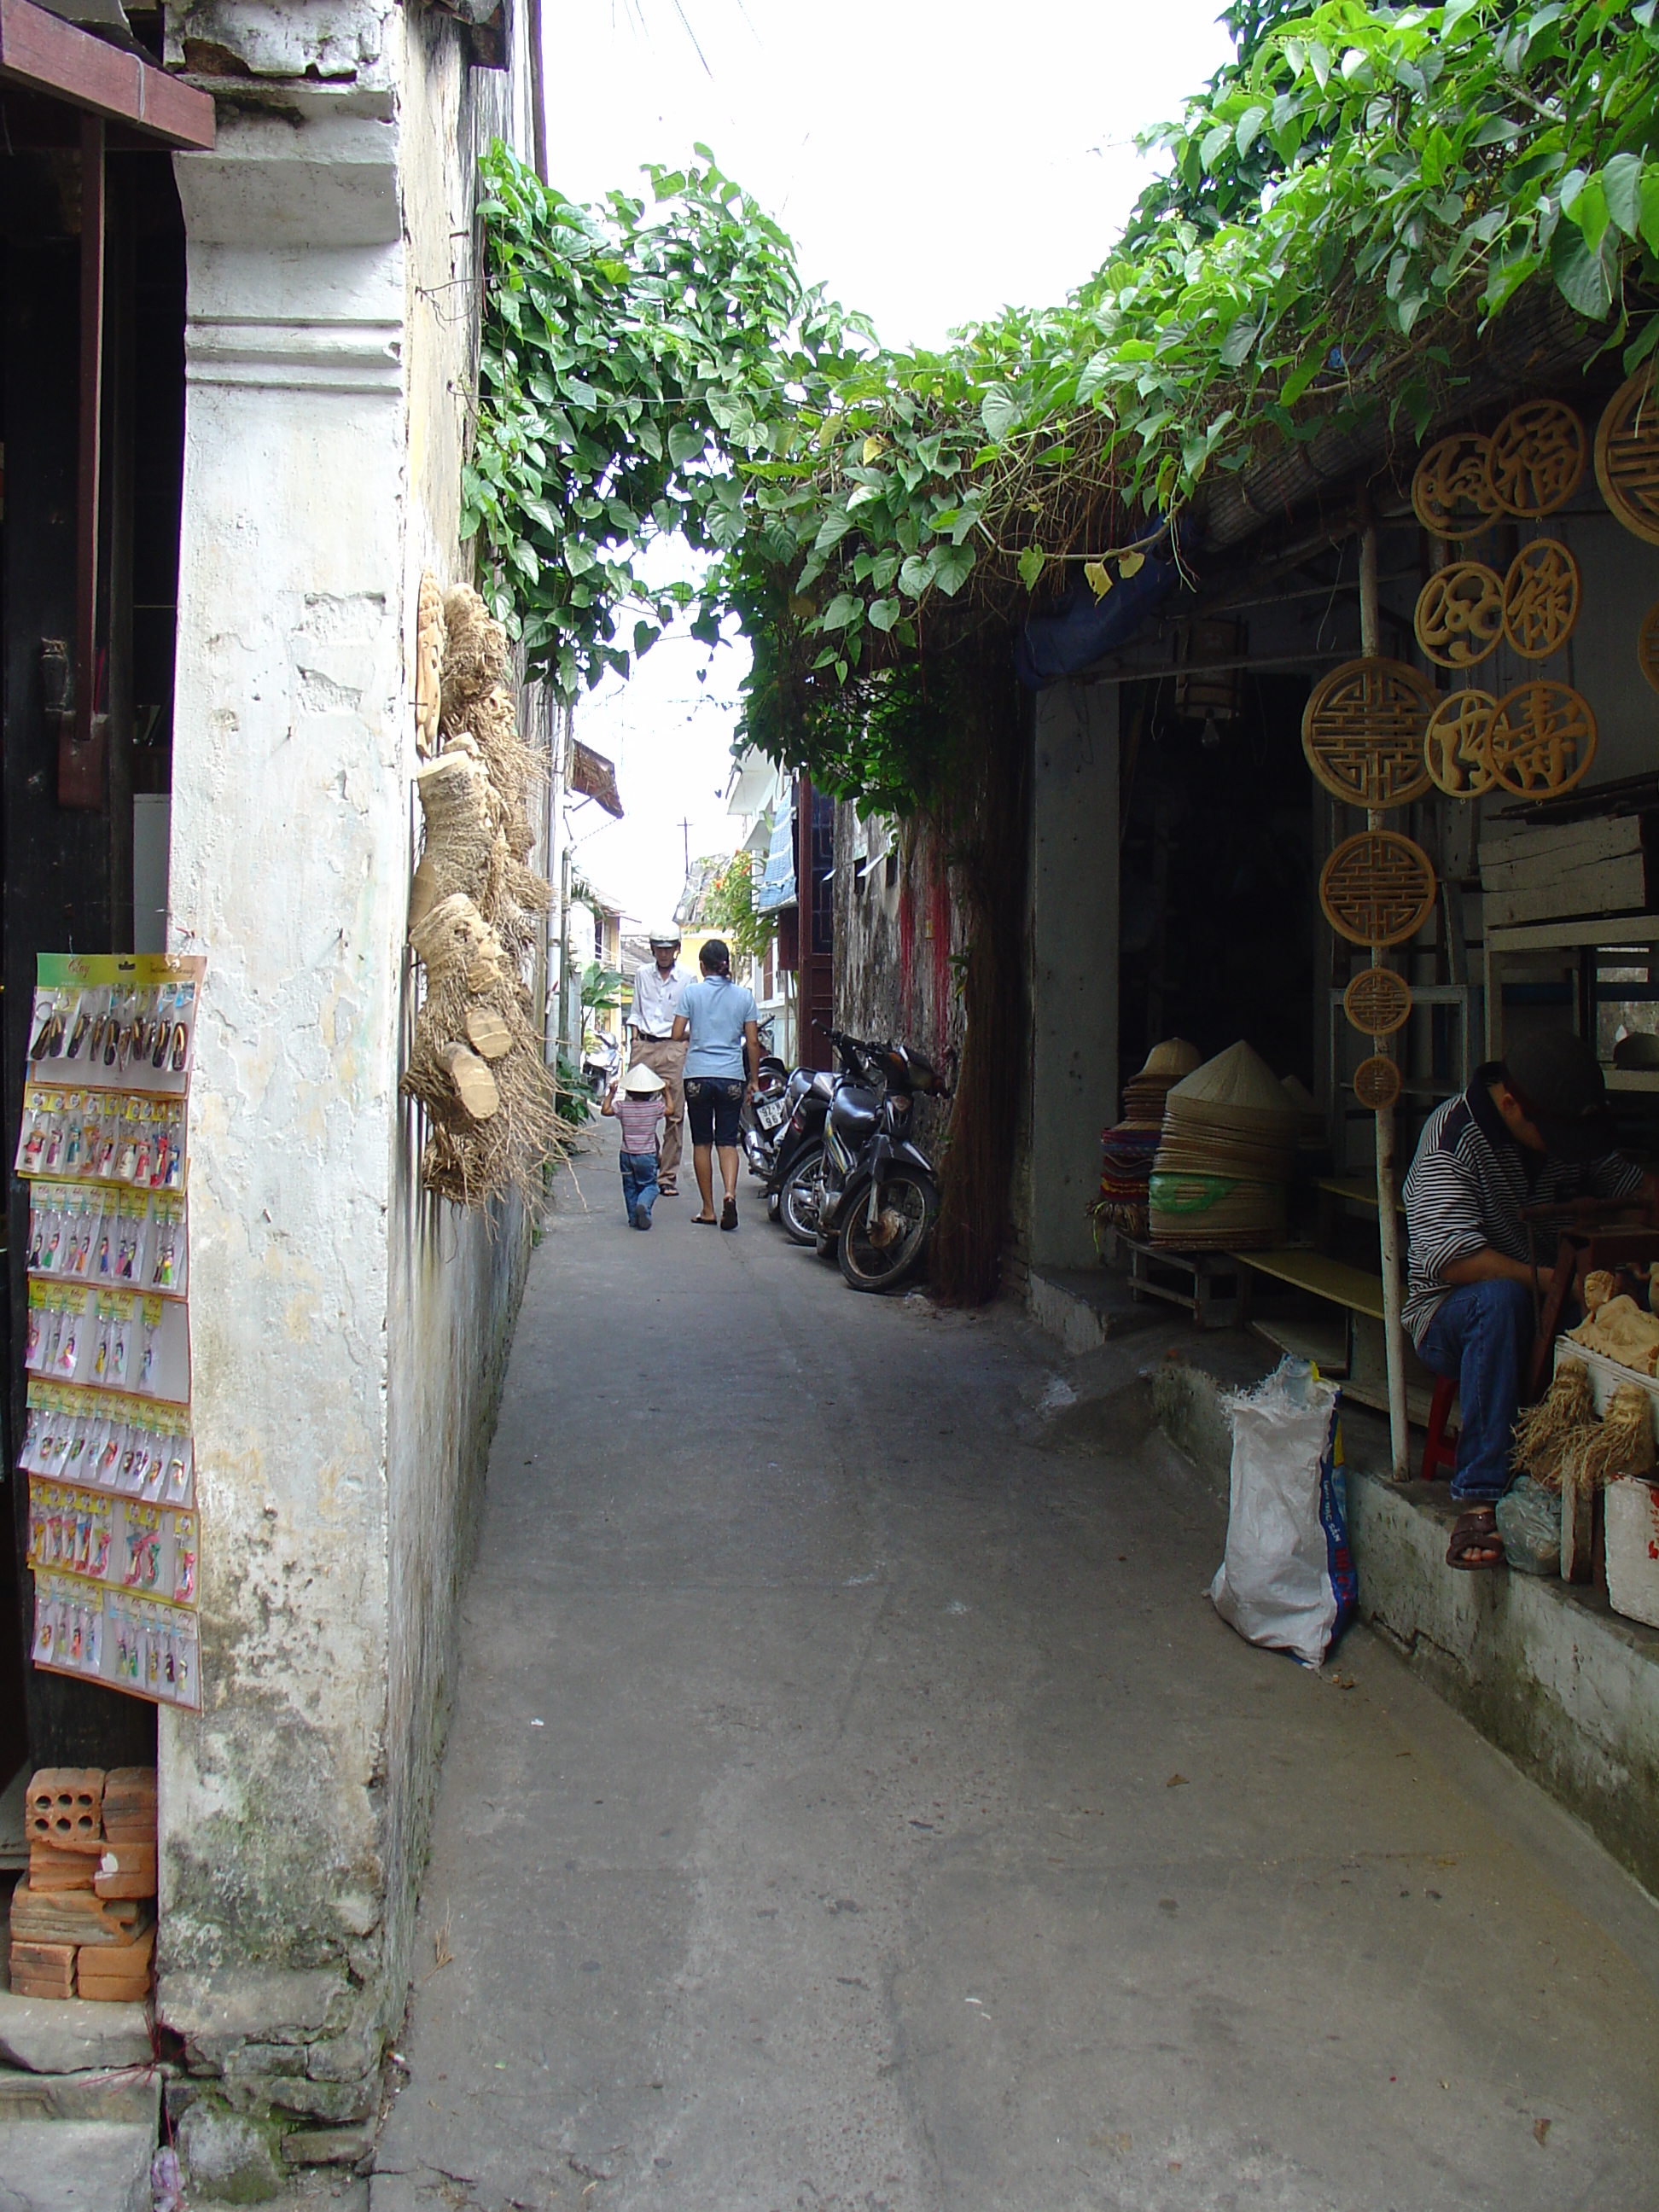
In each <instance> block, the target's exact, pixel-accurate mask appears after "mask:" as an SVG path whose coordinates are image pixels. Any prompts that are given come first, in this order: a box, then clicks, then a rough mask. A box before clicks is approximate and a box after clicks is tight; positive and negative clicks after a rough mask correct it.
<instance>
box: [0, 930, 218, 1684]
mask: <svg viewBox="0 0 1659 2212" xmlns="http://www.w3.org/2000/svg"><path fill="white" fill-rule="evenodd" d="M205 965H206V963H204V961H202V960H200V959H195V958H189V959H185V958H172V957H125V956H111V957H97V958H87V957H68V956H60V955H43V956H42V957H41V958H40V963H39V968H38V975H37V983H36V989H35V994H34V1005H33V1011H32V1013H31V1018H30V1023H29V1060H28V1071H27V1080H26V1083H25V1086H24V1097H23V1114H22V1120H21V1126H20V1127H19V1130H18V1136H17V1149H16V1155H15V1165H16V1171H17V1173H18V1174H19V1175H20V1176H23V1177H25V1178H27V1181H28V1184H29V1228H28V1254H27V1267H28V1309H27V1333H26V1337H25V1347H24V1364H25V1366H26V1368H27V1371H28V1376H29V1383H28V1425H27V1431H26V1433H25V1436H24V1439H23V1446H22V1450H21V1455H20V1456H19V1461H18V1466H19V1469H20V1471H21V1473H22V1474H26V1475H27V1478H28V1484H29V1517H28V1553H27V1559H28V1565H29V1568H30V1570H31V1571H32V1572H33V1577H34V1637H33V1644H32V1646H31V1655H30V1656H31V1657H32V1658H33V1662H34V1664H35V1665H36V1666H37V1667H43V1668H49V1669H50V1670H52V1672H54V1673H58V1674H78V1675H81V1676H82V1677H85V1678H87V1679H90V1680H97V1681H101V1682H104V1683H106V1684H107V1685H108V1686H110V1687H111V1688H112V1689H118V1690H123V1691H125V1692H127V1693H128V1694H129V1695H131V1696H133V1697H140V1698H147V1699H154V1700H155V1702H157V1703H159V1704H168V1705H187V1706H191V1707H194V1708H198V1709H199V1706H200V1704H201V1684H200V1679H199V1676H198V1673H197V1652H198V1648H199V1642H200V1638H199V1634H198V1630H197V1583H198V1575H197V1568H198V1563H199V1560H200V1556H201V1553H200V1528H201V1519H200V1515H199V1513H198V1511H197V1498H196V1462H195V1450H194V1447H193V1444H192V1442H191V1419H190V1395H191V1370H190V1306H189V1297H190V1244H189V1221H188V1210H187V1204H186V1200H185V1186H186V1182H187V1180H188V1174H189V1164H188V1163H189V1145H188V1129H189V1092H190V1076H191V1066H192V1064H193V1061H194V1055H195V1040H196V1018H197V1009H198V1006H199V1004H200V998H201V991H202V984H203V979H204V970H205Z"/></svg>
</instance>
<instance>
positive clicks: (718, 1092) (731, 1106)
mask: <svg viewBox="0 0 1659 2212" xmlns="http://www.w3.org/2000/svg"><path fill="white" fill-rule="evenodd" d="M743 1088H744V1087H743V1085H742V1083H741V1082H739V1081H738V1079H737V1078H735V1077H732V1078H727V1077H726V1076H721V1075H688V1076H687V1077H686V1079H685V1118H686V1120H687V1121H689V1122H690V1124H691V1141H692V1143H693V1144H694V1145H735V1144H736V1143H737V1141H738V1125H739V1123H740V1122H741V1121H742V1118H743Z"/></svg>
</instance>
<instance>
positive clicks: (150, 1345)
mask: <svg viewBox="0 0 1659 2212" xmlns="http://www.w3.org/2000/svg"><path fill="white" fill-rule="evenodd" d="M143 1330H144V1336H143V1347H144V1348H143V1357H142V1358H141V1360H140V1363H139V1368H138V1381H137V1385H136V1387H137V1389H138V1390H140V1391H141V1392H142V1393H143V1395H144V1396H145V1397H147V1398H150V1397H154V1395H155V1322H153V1321H149V1320H146V1321H145V1322H144V1324H143Z"/></svg>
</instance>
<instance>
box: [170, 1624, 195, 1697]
mask: <svg viewBox="0 0 1659 2212" xmlns="http://www.w3.org/2000/svg"><path fill="white" fill-rule="evenodd" d="M173 1664H174V1670H175V1671H174V1676H173V1703H174V1704H175V1705H191V1706H193V1705H195V1703H196V1635H195V1629H194V1625H193V1624H192V1623H191V1622H190V1621H188V1620H181V1621H179V1623H178V1624H177V1625H176V1626H175V1627H174V1629H173Z"/></svg>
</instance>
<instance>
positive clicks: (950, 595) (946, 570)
mask: <svg viewBox="0 0 1659 2212" xmlns="http://www.w3.org/2000/svg"><path fill="white" fill-rule="evenodd" d="M973 568H974V549H973V547H972V546H971V545H939V546H936V547H935V548H934V550H933V580H934V582H935V583H936V584H937V585H938V586H939V589H940V591H942V592H944V594H945V598H946V599H955V597H956V595H957V592H959V591H960V590H961V589H962V587H963V585H964V584H965V583H966V582H967V580H968V579H969V576H970V575H971V574H973Z"/></svg>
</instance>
